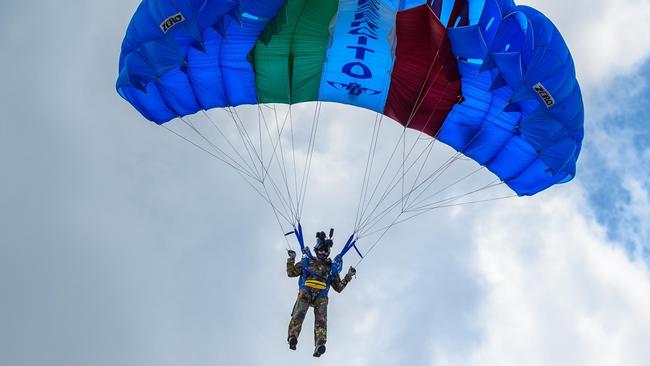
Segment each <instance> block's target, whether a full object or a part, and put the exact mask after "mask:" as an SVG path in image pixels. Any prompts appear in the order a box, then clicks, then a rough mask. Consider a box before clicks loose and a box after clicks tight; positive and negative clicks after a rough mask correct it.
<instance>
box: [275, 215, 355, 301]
mask: <svg viewBox="0 0 650 366" xmlns="http://www.w3.org/2000/svg"><path fill="white" fill-rule="evenodd" d="M292 234H294V235H295V236H296V239H297V240H298V244H300V250H301V251H302V259H301V263H302V273H301V274H300V279H299V280H298V287H299V288H301V289H303V288H304V289H305V290H306V291H307V293H308V294H309V296H310V297H313V294H314V293H313V291H314V290H316V291H318V293H317V294H316V298H315V299H318V298H320V297H321V296H325V295H327V293H328V292H329V290H330V285H331V284H332V281H333V280H334V276H336V275H337V274H339V273H341V270H342V269H343V256H344V255H345V254H346V253H347V252H348V251H349V250H350V249H353V248H354V250H355V251H356V252H357V254H359V257H361V258H363V255H361V252H360V251H359V249H358V248H357V246H356V242H357V239H356V238H355V237H354V235H350V237H349V238H348V241H347V243H345V245H344V246H343V249H342V250H341V253H339V254H338V255H337V256H336V257H335V258H334V260H333V261H332V266H331V269H330V273H329V275H328V276H327V277H323V276H321V275H319V274H318V273H316V272H314V271H312V270H311V269H309V260H310V259H312V258H314V256H313V255H312V254H311V251H310V250H309V247H307V246H305V240H304V237H303V235H302V225H301V224H300V223H298V226H297V227H295V226H294V230H293V231H291V232H288V233H286V234H284V235H285V236H289V235H292ZM308 276H312V277H316V278H317V279H316V280H315V279H309V280H308V279H307V277H308Z"/></svg>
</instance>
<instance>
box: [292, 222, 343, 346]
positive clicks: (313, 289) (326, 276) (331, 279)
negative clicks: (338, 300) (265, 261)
mask: <svg viewBox="0 0 650 366" xmlns="http://www.w3.org/2000/svg"><path fill="white" fill-rule="evenodd" d="M332 233H333V231H330V238H327V237H326V236H325V232H322V231H321V232H319V233H316V238H317V241H316V245H315V246H314V250H315V252H316V256H315V257H312V256H311V255H309V254H304V255H303V257H302V260H301V261H300V262H298V263H295V260H296V252H294V251H293V250H289V252H288V254H289V258H288V259H287V275H288V276H289V277H298V276H300V281H299V286H300V289H299V291H298V298H297V299H296V303H295V305H294V306H293V311H292V312H291V321H290V322H289V337H288V338H287V341H288V342H289V349H292V350H295V349H296V345H297V344H298V336H299V335H300V330H301V329H302V323H303V321H304V320H305V315H306V314H307V311H308V310H309V307H310V306H311V307H313V308H314V343H315V346H316V347H315V349H314V357H320V356H321V355H322V354H323V353H325V343H326V342H327V302H328V297H327V293H328V290H329V288H330V285H331V287H332V288H333V289H334V290H335V291H336V292H341V291H343V289H344V288H345V286H347V284H348V283H349V282H350V281H351V280H352V276H354V275H355V274H356V270H355V269H354V268H353V267H350V269H349V270H348V273H347V274H346V275H345V276H344V277H343V279H342V280H341V277H340V276H339V273H338V272H336V271H332V264H333V263H332V260H331V259H330V258H329V256H330V249H331V248H332V246H333V245H334V243H333V241H332V238H331V235H332Z"/></svg>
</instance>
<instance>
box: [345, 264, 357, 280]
mask: <svg viewBox="0 0 650 366" xmlns="http://www.w3.org/2000/svg"><path fill="white" fill-rule="evenodd" d="M356 274H357V270H356V269H354V267H350V269H348V273H347V274H346V275H345V277H344V278H343V279H344V280H345V282H350V281H352V276H354V275H356Z"/></svg>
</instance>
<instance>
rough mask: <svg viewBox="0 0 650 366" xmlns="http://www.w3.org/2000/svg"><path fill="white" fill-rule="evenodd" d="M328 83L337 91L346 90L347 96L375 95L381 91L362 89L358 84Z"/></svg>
mask: <svg viewBox="0 0 650 366" xmlns="http://www.w3.org/2000/svg"><path fill="white" fill-rule="evenodd" d="M328 83H329V84H330V85H331V86H333V87H335V88H336V89H338V90H346V91H347V92H348V94H350V95H354V96H358V95H361V94H367V95H377V94H379V93H381V90H372V89H369V88H366V87H364V86H363V85H361V84H359V83H347V84H346V83H335V82H333V81H328Z"/></svg>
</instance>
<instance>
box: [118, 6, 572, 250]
mask: <svg viewBox="0 0 650 366" xmlns="http://www.w3.org/2000/svg"><path fill="white" fill-rule="evenodd" d="M117 91H118V93H119V94H120V95H121V96H122V97H123V98H124V99H126V100H127V101H128V102H129V103H131V104H132V105H133V107H135V109H137V110H138V111H139V112H140V113H141V114H142V115H143V116H144V117H145V118H147V119H148V120H151V121H153V122H155V123H157V124H159V125H163V126H167V124H168V122H169V121H172V120H175V121H181V122H182V123H183V124H184V125H186V127H188V128H189V129H190V130H191V131H193V132H194V133H195V134H196V136H198V137H199V140H198V141H200V143H199V142H197V140H191V139H190V138H188V137H187V136H184V135H181V134H180V133H178V132H175V131H172V132H174V133H175V134H178V135H179V136H181V137H182V138H183V139H185V140H187V141H189V142H191V143H192V144H194V145H195V146H197V147H199V148H201V149H202V150H204V151H206V152H207V153H209V154H211V155H212V156H214V157H216V158H217V159H219V160H221V161H222V162H225V163H227V164H228V165H230V166H232V167H233V168H235V169H236V170H237V171H238V172H239V173H240V174H241V175H242V176H243V177H244V178H245V179H247V181H248V182H249V184H251V186H253V188H254V189H255V190H256V191H257V193H259V194H260V195H261V196H262V197H263V198H264V199H265V200H266V201H267V202H269V203H270V204H271V206H272V207H273V209H274V212H275V213H276V217H277V218H278V222H279V223H280V226H283V224H282V222H281V221H283V220H284V221H286V223H288V224H289V225H291V226H293V227H294V232H295V233H300V235H299V236H300V237H299V241H300V242H301V247H304V243H303V239H302V229H301V228H299V224H300V214H301V211H302V203H303V201H304V195H305V190H306V186H307V185H308V184H307V179H308V177H309V169H310V164H311V157H312V153H313V150H314V144H315V140H316V134H317V126H318V122H319V116H320V113H321V108H322V106H323V104H324V103H328V104H330V103H336V104H334V105H340V104H347V105H351V106H356V107H360V108H363V109H366V110H369V111H373V112H374V113H376V120H375V128H374V129H373V131H372V139H371V144H370V149H369V155H368V163H369V164H370V166H368V165H367V166H366V169H365V171H366V176H365V177H364V181H363V185H362V194H361V199H360V212H358V213H357V220H356V221H357V223H356V225H355V234H353V236H351V238H350V240H348V244H346V246H345V248H344V250H345V252H347V250H349V249H351V248H352V247H354V245H355V242H356V239H358V238H360V237H362V236H363V235H361V232H363V233H364V235H365V234H367V233H368V230H369V229H368V227H369V226H372V225H377V224H378V222H379V221H377V220H376V219H375V217H373V218H371V217H370V216H372V215H373V212H374V214H376V215H379V214H382V215H383V214H384V212H386V211H385V210H384V209H383V208H378V206H376V207H375V209H374V210H372V209H366V207H368V205H369V202H370V201H371V200H372V199H373V198H372V197H375V196H376V197H379V198H385V197H386V196H385V195H382V194H381V192H380V193H377V194H375V193H376V192H377V189H376V188H375V190H374V191H373V190H372V188H371V187H370V183H369V179H370V178H369V174H370V173H369V172H370V171H372V161H373V160H372V159H371V158H374V155H373V154H374V151H375V150H376V148H377V139H378V138H379V137H378V135H379V131H378V129H379V127H378V126H379V123H381V121H383V120H384V119H387V120H392V121H395V122H397V123H399V124H401V125H402V126H403V128H404V133H403V135H402V136H401V137H400V139H399V141H397V143H396V149H397V148H398V147H399V145H406V143H405V141H406V137H404V134H406V130H409V131H413V132H415V133H416V134H417V139H416V142H415V143H414V146H415V145H417V143H419V141H421V140H422V139H423V137H422V136H424V137H426V138H428V140H427V141H429V145H427V146H430V144H432V143H434V142H435V141H440V142H442V143H444V144H446V145H448V146H450V147H451V148H453V149H454V150H455V151H456V152H457V154H455V155H453V156H452V158H450V160H448V161H445V162H443V164H441V165H440V166H439V167H438V168H436V169H434V170H433V172H432V173H431V174H430V175H426V177H427V178H425V176H423V175H422V174H421V173H422V168H418V167H420V165H416V162H417V163H418V164H419V163H420V162H422V161H426V160H427V158H428V157H429V153H427V150H426V149H422V150H421V151H420V153H418V152H417V151H415V152H414V149H413V148H411V149H410V150H409V149H407V148H406V147H405V146H404V147H403V151H402V155H403V159H402V163H401V165H400V166H398V168H397V169H395V170H396V174H395V176H396V177H397V178H396V180H395V179H394V180H391V181H390V183H389V184H388V185H387V186H386V187H387V188H386V191H390V190H393V189H395V187H398V186H399V185H400V184H401V186H402V190H401V197H400V199H399V200H401V202H400V204H397V206H391V205H388V206H385V207H386V208H391V207H392V208H395V207H398V206H401V208H400V207H398V208H397V210H398V211H400V212H399V215H400V216H401V215H402V214H404V213H407V212H412V213H414V214H417V215H419V214H420V213H421V212H424V211H426V210H429V209H434V208H439V207H445V206H447V205H449V204H451V203H454V202H457V201H458V199H459V197H465V196H466V195H457V196H451V197H449V198H446V199H439V200H435V201H433V202H429V203H426V204H421V205H419V206H412V205H409V204H408V202H409V201H410V200H412V199H415V198H418V197H424V194H425V190H426V189H431V184H430V183H431V182H432V180H435V179H438V177H439V176H440V175H441V174H443V173H444V172H445V171H446V170H447V169H448V168H449V166H450V163H451V162H455V161H459V160H463V159H471V160H472V161H473V162H475V163H477V164H478V166H479V167H480V168H485V169H487V170H489V171H490V172H492V174H493V175H494V176H496V179H495V182H496V183H488V184H485V185H482V186H481V187H479V188H476V189H470V190H469V193H468V194H473V193H476V192H479V191H484V190H486V189H490V188H492V187H494V186H496V185H506V186H507V187H509V189H510V190H511V191H513V192H514V195H516V196H529V195H534V194H536V193H538V192H541V191H543V190H545V189H547V188H549V187H551V186H553V185H555V184H559V183H564V182H568V181H570V180H571V179H572V178H573V177H574V176H575V174H576V162H577V159H578V156H579V154H580V149H581V144H582V140H583V136H584V132H583V121H584V107H583V103H582V96H581V92H580V87H579V85H578V82H577V80H576V72H575V67H574V63H573V60H572V57H571V54H570V52H569V49H568V47H567V45H566V43H565V41H564V40H563V38H562V36H561V35H560V33H559V31H558V30H557V28H556V27H555V26H554V25H553V24H552V23H551V21H550V20H549V19H548V18H546V17H545V16H544V15H543V14H541V13H540V12H538V11H537V10H535V9H533V8H530V7H527V6H520V5H515V3H514V2H513V1H512V0H455V1H453V0H445V1H442V0H434V1H423V0H401V1H400V0H143V1H142V3H141V4H140V6H139V7H138V8H137V10H136V12H135V15H134V16H133V19H132V20H131V23H130V24H129V26H128V29H127V31H126V36H125V39H124V42H123V45H122V51H121V55H120V59H119V76H118V80H117ZM307 102H309V103H312V104H313V105H315V108H314V115H313V119H312V127H311V128H310V129H307V131H308V132H307V136H308V141H309V142H308V143H307V144H306V148H305V149H304V152H303V154H299V155H302V157H303V158H304V162H305V164H304V169H303V170H302V178H298V176H299V173H297V172H296V171H294V172H293V173H287V166H288V167H289V168H291V166H292V165H291V162H288V163H287V160H291V159H290V155H291V154H288V153H287V154H285V153H284V151H283V147H288V146H291V148H295V144H296V141H295V140H294V136H293V133H294V127H295V126H294V125H293V123H294V121H293V113H294V112H295V109H293V108H294V107H292V106H294V105H297V104H303V103H307ZM282 106H285V108H286V111H285V112H284V113H283V112H281V109H282ZM236 107H239V108H236ZM247 107H248V108H249V109H248V110H247V112H246V113H247V115H251V114H253V115H254V114H255V113H257V117H258V118H257V127H255V125H251V124H247V120H246V118H242V117H241V115H240V114H241V113H243V112H240V109H241V108H243V109H246V108H247ZM250 108H253V109H252V112H251V109H250ZM255 109H257V112H255ZM212 110H221V111H225V113H226V115H227V116H228V117H229V118H231V119H232V121H233V123H234V125H235V127H236V133H237V134H236V135H235V136H239V137H240V139H241V145H239V147H238V148H235V147H234V146H233V144H232V140H229V139H228V137H231V138H232V135H230V134H228V133H225V132H224V131H223V130H222V128H224V125H223V124H222V123H220V122H217V121H215V119H214V117H213V115H211V114H210V113H208V112H207V111H212ZM246 113H245V114H246ZM283 114H284V117H282V115H283ZM197 115H203V116H204V118H203V121H202V125H201V126H203V127H205V126H212V127H214V128H215V129H216V131H217V135H220V136H221V137H222V138H224V139H225V140H223V141H225V142H219V143H216V142H214V140H212V139H210V138H208V137H207V134H206V133H205V132H204V131H202V130H201V129H200V128H201V126H199V125H197V123H196V122H195V121H192V120H190V117H192V116H197ZM269 115H272V117H269ZM278 115H279V117H278ZM267 118H268V119H269V120H267ZM273 119H274V120H275V126H274V124H273V122H272V121H270V120H273ZM287 120H288V121H289V123H288V126H287ZM267 122H268V123H267ZM274 127H275V129H274ZM255 128H259V138H258V140H255V139H254V138H251V131H253V129H255ZM263 129H266V132H267V133H266V135H264V133H263V132H262V131H263ZM287 131H291V139H290V140H289V138H288V134H289V132H287ZM254 140H255V141H254ZM264 143H266V144H268V146H267V148H266V157H265V154H264V150H265V149H264V146H263V145H264ZM228 148H232V150H230V151H226V150H227V149H228ZM393 155H395V151H393ZM397 155H399V154H397ZM392 157H393V156H392V155H391V159H392ZM409 157H410V158H411V160H409ZM416 158H417V159H416ZM272 161H274V162H275V163H272ZM422 164H424V163H422ZM272 165H274V166H277V167H278V170H279V173H277V174H279V175H278V176H276V179H273V176H272V173H270V169H271V166H272ZM298 165H300V164H298ZM293 167H294V168H295V167H296V152H295V150H293ZM295 170H297V169H295ZM407 171H411V172H412V174H413V177H415V180H414V181H413V182H411V183H409V184H407V186H410V188H411V189H409V188H408V187H407V188H406V189H405V188H404V186H405V184H404V177H405V176H406V175H407ZM413 172H416V173H417V174H414V173H413ZM472 176H473V173H470V174H467V175H464V176H461V178H459V180H458V181H460V180H471V179H472ZM292 177H293V179H292ZM383 177H384V174H383V173H382V174H381V178H383ZM432 177H433V178H432ZM292 180H293V182H292ZM453 182H454V183H456V181H455V180H453ZM258 183H259V184H258ZM283 183H284V185H286V187H283V186H282V185H283ZM447 188H448V187H447V186H443V188H442V190H446V189H447ZM398 190H399V189H398ZM418 190H419V191H418ZM370 192H372V193H370ZM436 192H438V191H436ZM405 201H406V202H407V203H406V204H405ZM364 213H365V214H367V217H363V216H364ZM368 215H369V216H368ZM397 222H400V219H397V220H394V221H392V222H391V225H392V224H394V223H397ZM370 224H372V225H370ZM387 227H390V225H387ZM285 231H286V230H285ZM297 235H298V234H297ZM354 248H355V249H356V250H357V252H359V250H358V248H356V247H354ZM359 255H361V253H360V252H359Z"/></svg>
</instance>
